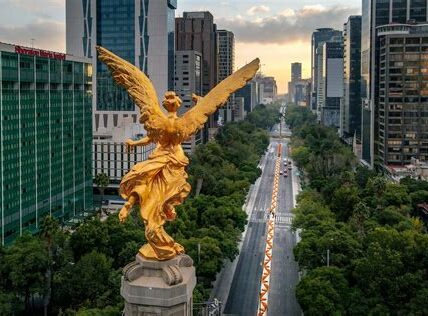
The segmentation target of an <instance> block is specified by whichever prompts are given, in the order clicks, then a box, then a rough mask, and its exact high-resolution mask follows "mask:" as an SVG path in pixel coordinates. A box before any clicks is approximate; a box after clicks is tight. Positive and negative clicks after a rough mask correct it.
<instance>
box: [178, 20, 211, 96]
mask: <svg viewBox="0 0 428 316" xmlns="http://www.w3.org/2000/svg"><path fill="white" fill-rule="evenodd" d="M175 31H176V50H195V51H197V52H199V53H201V54H202V59H203V65H202V69H203V72H202V74H203V76H202V94H203V95H206V94H207V93H208V92H210V91H211V89H212V88H213V87H214V86H215V85H216V84H217V82H218V60H217V58H218V41H217V25H216V24H214V17H213V15H212V14H211V13H210V12H184V13H183V17H182V18H176V19H175Z"/></svg>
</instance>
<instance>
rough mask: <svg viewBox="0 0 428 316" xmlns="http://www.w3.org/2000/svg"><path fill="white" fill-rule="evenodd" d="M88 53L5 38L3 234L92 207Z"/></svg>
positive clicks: (0, 89)
mask: <svg viewBox="0 0 428 316" xmlns="http://www.w3.org/2000/svg"><path fill="white" fill-rule="evenodd" d="M91 90H92V66H91V64H90V59H87V58H80V57H74V56H70V55H65V54H61V53H55V52H51V51H44V50H40V49H33V48H28V47H21V46H14V45H9V44H3V43H0V135H1V137H0V154H1V157H0V212H1V222H0V231H1V232H0V240H1V243H2V244H5V243H9V242H10V241H12V240H13V239H15V238H16V237H17V236H19V235H21V234H22V232H23V231H24V230H29V231H32V232H37V231H38V229H39V225H40V223H41V221H42V220H43V218H44V217H45V216H46V215H49V214H50V215H52V216H54V217H56V218H58V219H59V220H60V221H61V222H66V221H67V220H69V219H72V218H73V217H77V216H80V215H83V214H85V212H86V211H87V210H91V209H92V200H93V197H92V173H91V166H92V159H91V158H92V155H91V151H92V124H91V122H92V107H91V104H92V97H91Z"/></svg>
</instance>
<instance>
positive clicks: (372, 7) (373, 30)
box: [361, 0, 428, 166]
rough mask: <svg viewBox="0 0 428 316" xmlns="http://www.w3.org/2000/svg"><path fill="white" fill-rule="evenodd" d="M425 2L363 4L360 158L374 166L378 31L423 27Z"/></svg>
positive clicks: (370, 0) (379, 0)
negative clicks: (395, 26) (402, 26)
mask: <svg viewBox="0 0 428 316" xmlns="http://www.w3.org/2000/svg"><path fill="white" fill-rule="evenodd" d="M427 21H428V18H427V2H426V1H425V0H412V1H407V0H363V3H362V31H361V36H362V39H361V76H362V77H361V80H362V90H361V92H362V98H363V108H362V118H363V122H362V132H361V133H362V136H361V138H362V158H363V160H364V161H365V162H367V163H368V165H370V166H374V163H375V158H376V156H378V154H379V135H380V127H379V122H380V117H379V98H380V97H379V74H380V37H378V36H377V31H378V28H379V27H381V26H385V25H388V24H390V25H393V24H406V23H407V22H409V23H411V24H415V23H425V22H427Z"/></svg>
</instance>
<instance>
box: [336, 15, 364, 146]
mask: <svg viewBox="0 0 428 316" xmlns="http://www.w3.org/2000/svg"><path fill="white" fill-rule="evenodd" d="M343 51H344V53H343V98H342V101H341V104H340V134H341V135H342V136H345V137H346V136H347V137H349V136H354V134H355V133H356V134H357V137H358V138H360V135H361V16H350V17H349V19H348V21H347V22H346V23H345V25H344V31H343Z"/></svg>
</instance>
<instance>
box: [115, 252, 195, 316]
mask: <svg viewBox="0 0 428 316" xmlns="http://www.w3.org/2000/svg"><path fill="white" fill-rule="evenodd" d="M195 286H196V274H195V268H194V267H193V260H192V259H191V258H190V257H189V256H187V255H180V256H177V257H176V258H174V259H171V260H168V261H152V260H147V259H144V258H143V257H142V256H141V255H137V256H136V261H134V262H132V263H130V264H128V265H127V266H126V267H125V268H124V269H123V276H122V286H121V289H120V294H121V295H122V297H123V298H124V299H125V309H124V315H125V316H191V315H192V293H193V289H194V288H195Z"/></svg>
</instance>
